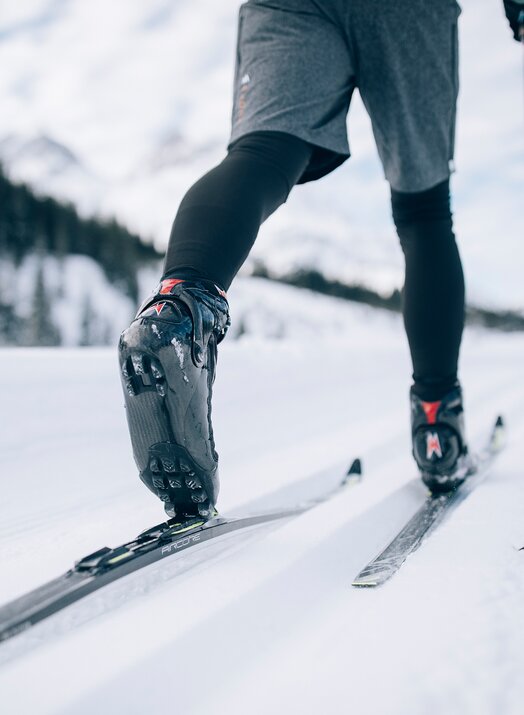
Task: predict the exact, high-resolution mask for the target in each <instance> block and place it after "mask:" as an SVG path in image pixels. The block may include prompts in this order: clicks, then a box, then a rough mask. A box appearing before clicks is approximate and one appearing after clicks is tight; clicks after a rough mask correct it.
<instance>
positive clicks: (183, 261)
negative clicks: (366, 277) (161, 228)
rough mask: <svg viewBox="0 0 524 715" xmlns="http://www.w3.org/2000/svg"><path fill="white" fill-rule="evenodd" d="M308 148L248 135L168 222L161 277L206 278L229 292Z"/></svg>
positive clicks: (276, 136)
mask: <svg viewBox="0 0 524 715" xmlns="http://www.w3.org/2000/svg"><path fill="white" fill-rule="evenodd" d="M312 153H313V147H312V146H311V145H310V144H307V143H306V142H303V141H302V140H301V139H297V138H296V137H293V136H291V135H290V134H283V133H281V132H253V133H252V134H248V135H246V136H244V137H242V138H241V139H239V140H238V141H237V142H235V144H234V145H233V146H232V147H231V149H230V150H229V153H228V155H227V156H226V158H225V159H224V160H223V161H222V162H221V163H220V164H219V165H218V166H216V167H215V168H214V169H212V170H211V171H209V172H208V173H207V174H205V175H204V176H203V177H202V178H201V179H199V181H197V182H196V184H194V185H193V186H192V187H191V188H190V189H189V191H188V192H187V194H186V195H185V196H184V198H183V199H182V202H181V204H180V207H179V209H178V213H177V215H176V217H175V221H174V223H173V228H172V230H171V237H170V239H169V246H168V249H167V255H166V262H165V268H164V275H166V276H167V275H170V276H174V275H175V274H176V275H177V276H179V277H182V272H183V273H184V275H188V276H190V275H193V274H196V275H200V276H206V277H207V278H208V279H211V280H212V281H214V282H215V283H218V285H219V286H221V287H222V288H223V289H224V290H228V288H229V286H230V285H231V282H232V281H233V278H234V277H235V276H236V274H237V273H238V270H239V268H240V266H241V265H242V264H243V263H244V261H245V260H246V258H247V256H248V253H249V252H250V250H251V247H252V246H253V244H254V242H255V239H256V237H257V234H258V230H259V228H260V226H261V224H262V223H263V222H264V221H265V220H266V219H267V218H268V217H269V216H270V215H271V214H272V213H273V212H274V211H275V210H276V209H277V208H278V207H279V206H280V205H281V204H283V203H284V202H285V201H286V199H287V197H288V195H289V192H290V191H291V189H292V188H293V186H294V185H295V184H296V183H297V181H298V180H299V179H300V177H301V175H302V173H303V172H304V169H305V168H306V167H307V165H308V163H309V160H310V158H311V155H312Z"/></svg>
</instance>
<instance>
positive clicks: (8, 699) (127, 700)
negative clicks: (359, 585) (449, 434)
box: [0, 280, 524, 715]
mask: <svg viewBox="0 0 524 715" xmlns="http://www.w3.org/2000/svg"><path fill="white" fill-rule="evenodd" d="M235 290H236V293H235V295H234V296H233V294H232V298H234V299H233V300H232V302H233V304H235V303H236V304H237V306H238V308H237V318H236V319H240V317H241V316H243V322H244V323H245V325H246V326H247V331H246V332H244V333H243V335H242V336H241V337H239V339H237V340H231V339H229V338H228V339H226V340H225V341H224V343H222V344H221V346H220V348H219V370H218V377H217V382H216V389H215V401H214V425H215V432H216V439H217V444H218V448H219V451H220V454H221V473H222V493H221V500H220V507H221V509H222V510H223V511H224V512H235V511H236V512H237V513H240V512H242V511H243V510H244V509H246V508H247V507H245V506H243V505H245V504H246V503H250V504H251V507H252V506H253V504H254V502H255V501H256V500H260V499H265V500H266V502H267V501H268V500H269V501H271V499H273V500H275V499H280V498H281V497H274V496H273V497H272V496H271V495H272V494H273V492H275V490H279V489H283V488H286V489H287V490H288V498H290V497H289V494H290V493H291V494H292V493H293V489H294V488H295V490H296V489H297V488H298V487H297V485H298V484H299V483H300V482H301V481H302V480H304V479H305V478H311V479H313V478H316V479H317V481H318V479H320V478H322V479H324V478H326V479H327V478H330V479H332V478H333V476H334V475H336V474H337V473H338V472H339V471H340V470H341V468H342V467H343V466H344V465H346V466H347V464H348V463H349V461H350V460H351V458H352V457H354V456H356V455H359V456H362V458H363V461H364V470H365V478H364V481H363V482H362V484H361V485H358V486H355V487H353V488H351V489H350V490H348V491H347V492H344V493H342V494H341V495H340V496H338V497H336V498H335V499H333V500H331V501H330V502H328V503H326V504H323V505H321V506H319V507H317V508H315V509H314V510H313V511H311V512H308V513H306V514H304V515H303V516H301V517H298V518H295V519H293V520H290V521H288V522H286V523H285V524H284V525H280V526H279V527H278V528H274V529H263V530H261V531H258V530H255V531H254V532H253V533H252V534H251V535H250V538H249V540H246V541H245V542H244V541H243V540H238V539H231V540H229V541H228V542H227V544H225V545H224V546H223V547H220V548H217V549H215V550H214V551H211V552H209V553H210V554H211V557H210V559H209V560H203V555H204V553H205V552H202V553H200V554H197V555H196V556H187V558H185V557H184V558H182V559H180V563H179V557H174V558H173V560H172V561H171V562H170V561H169V560H167V561H164V562H162V564H161V565H160V566H161V568H159V569H157V570H156V571H155V570H154V569H153V568H152V569H151V570H150V571H149V572H148V574H145V573H144V574H142V575H140V576H137V580H133V579H126V580H124V581H122V582H121V586H123V590H122V589H121V590H120V591H118V590H117V591H113V590H112V587H108V588H106V589H105V590H104V592H100V598H98V597H97V598H95V597H94V596H93V597H89V598H87V599H85V600H84V601H83V602H81V603H79V604H77V605H76V606H74V607H72V608H70V609H69V611H68V613H66V614H64V615H65V618H62V620H60V618H59V617H58V618H56V619H55V618H52V619H49V621H48V623H47V624H42V625H41V626H38V627H36V628H35V629H34V631H33V633H34V636H35V638H37V643H36V644H31V643H25V644H23V637H22V638H21V639H20V642H22V646H21V647H19V648H18V650H17V649H15V650H14V651H13V650H11V651H10V650H9V648H10V646H12V645H16V640H14V641H11V642H8V643H6V644H4V645H3V646H2V647H0V662H2V665H1V666H0V691H1V692H2V704H3V709H5V711H6V712H9V713H11V712H13V713H17V715H18V714H21V715H25V714H26V713H34V712H37V713H39V715H40V714H45V713H53V714H55V713H64V714H65V713H75V715H79V714H80V715H81V714H83V713H86V714H87V713H92V712H98V713H117V712H126V713H130V714H134V713H136V714H137V715H138V713H140V714H142V713H144V712H148V713H160V712H165V710H166V708H170V709H174V711H176V712H190V713H192V714H193V713H195V714H200V713H202V714H203V713H206V712H210V711H215V712H220V713H222V712H224V713H230V714H235V713H245V712H249V713H267V712H275V713H285V712H293V713H295V712H297V713H301V714H304V715H308V714H309V713H311V714H313V713H317V712H318V711H319V710H322V711H324V712H359V713H362V714H363V715H367V714H369V715H371V714H373V715H374V714H375V713H388V715H397V714H398V715H401V714H402V715H419V714H420V713H428V714H429V715H433V714H439V715H440V713H446V714H447V715H448V714H450V715H455V714H456V715H464V714H470V713H471V715H473V714H474V715H484V714H486V715H488V714H489V715H493V714H494V713H497V715H499V714H502V715H520V713H521V712H522V702H523V698H524V681H523V680H522V677H521V676H522V670H523V666H524V641H523V639H522V632H523V627H524V611H523V609H522V602H523V596H524V568H523V558H524V556H523V554H524V552H522V551H519V548H521V547H522V546H524V522H523V520H522V504H523V503H524V482H523V481H522V479H521V468H520V467H521V458H520V457H521V455H520V453H521V450H520V444H521V443H522V440H523V439H524V419H523V418H522V402H523V391H522V387H521V385H522V380H521V376H522V351H523V348H524V338H523V337H522V336H521V335H518V334H500V333H496V332H493V331H491V332H487V331H481V330H470V331H469V332H468V334H467V336H466V340H465V345H464V350H463V357H462V374H463V376H464V385H465V391H466V401H467V402H466V405H467V424H468V430H469V434H470V437H471V441H472V443H475V442H478V441H479V440H481V439H482V437H483V435H485V433H486V431H487V430H488V429H489V426H490V423H491V421H492V419H493V418H494V416H495V414H497V413H498V412H502V413H503V414H504V415H505V416H506V418H507V422H508V426H509V445H508V448H507V450H506V451H505V452H504V453H503V454H502V455H501V456H500V458H499V459H498V461H497V462H496V464H495V465H494V467H493V469H492V472H491V474H490V475H489V477H488V478H487V479H486V481H485V482H484V483H482V484H481V485H479V487H478V488H477V489H476V490H475V491H474V492H473V493H472V494H471V496H470V497H469V498H468V499H467V500H466V501H465V502H463V503H462V504H461V505H460V506H459V507H458V508H457V509H456V510H455V511H454V512H453V514H452V515H451V516H450V518H448V519H447V520H446V521H445V522H444V523H443V524H442V525H441V526H440V527H439V529H438V530H437V531H436V532H435V533H434V534H433V535H432V536H431V538H430V539H429V540H428V541H427V542H426V543H425V544H424V545H423V546H422V547H421V549H420V550H419V551H418V552H417V553H416V554H414V555H413V556H412V557H411V558H410V559H409V560H408V562H407V563H406V564H405V565H404V566H403V568H402V569H401V571H400V572H399V573H398V574H397V575H396V576H395V577H394V579H393V580H392V581H390V582H389V583H388V584H387V585H386V586H384V587H382V588H381V589H379V590H376V591H369V590H355V589H352V588H351V587H350V583H351V580H352V578H353V577H354V575H355V574H356V573H357V572H358V570H359V569H360V568H361V567H362V566H363V565H364V564H365V563H366V562H367V561H368V560H369V558H371V557H372V556H374V555H375V553H376V552H377V551H378V550H379V549H380V548H381V547H382V546H383V545H384V544H385V543H386V542H387V540H388V539H389V538H390V537H391V536H392V535H393V534H394V533H395V531H396V530H397V529H398V528H399V526H400V525H401V524H402V523H403V521H404V520H405V519H406V518H408V517H409V516H410V514H412V513H413V512H414V511H415V509H416V508H417V506H418V505H419V504H420V503H421V501H422V499H423V498H424V490H423V488H422V486H421V485H420V484H419V483H418V481H417V480H416V479H415V473H414V469H413V464H412V461H411V457H410V453H409V426H408V400H407V389H408V385H409V371H410V368H409V358H408V352H407V347H406V344H405V338H404V336H403V332H402V327H401V322H400V319H399V318H398V317H397V316H394V315H389V314H385V313H381V312H378V311H372V310H370V309H368V308H365V307H363V306H355V305H348V304H345V303H340V302H339V301H336V300H334V299H330V298H325V297H318V296H315V295H313V294H309V293H307V292H298V291H296V290H294V289H291V288H288V287H285V286H275V285H271V284H267V283H266V282H264V281H243V280H241V281H239V282H238V283H237V284H236V286H235ZM284 301H285V304H286V314H287V316H288V320H287V321H285V320H284V319H283V317H282V310H280V313H279V311H278V306H279V305H280V306H282V304H283V302H284ZM257 305H259V306H262V305H263V306H265V310H266V319H265V322H266V324H267V333H265V334H262V335H260V334H258V333H257V331H256V330H255V327H256V325H259V323H260V322H264V321H262V320H261V319H260V318H259V315H258V314H256V313H255V314H253V313H252V310H251V307H256V306H257ZM253 315H254V317H250V316H253ZM308 316H310V320H309V322H308ZM277 319H278V320H279V321H280V323H276V321H277ZM324 320H325V321H326V323H327V327H326V323H324ZM252 321H253V322H252ZM275 324H277V327H278V329H276V330H275V329H274V325H275ZM322 328H323V329H322ZM116 362H117V361H116V356H115V354H114V351H113V350H107V349H83V350H81V349H61V350H52V349H48V350H45V349H37V350H19V349H17V350H7V349H5V350H2V351H0V367H1V369H0V383H1V385H0V386H1V393H2V396H3V399H2V404H1V406H0V410H1V414H2V440H1V449H0V473H1V475H2V501H1V505H0V573H1V574H2V581H1V584H0V602H5V601H7V600H9V599H11V598H12V597H14V596H16V595H18V594H20V593H22V592H24V591H26V590H27V589H29V588H32V587H34V586H36V585H38V584H39V583H42V582H43V581H45V580H46V579H49V578H52V577H53V576H55V575H58V574H59V573H61V572H62V571H64V570H65V569H66V568H68V567H69V565H70V564H71V563H72V562H73V561H74V560H75V559H76V558H78V557H80V556H81V555H84V554H86V553H89V552H90V551H93V550H95V549H97V548H99V547H101V546H103V545H104V544H108V545H111V544H113V545H115V544H117V543H119V542H121V541H124V540H125V539H126V538H129V537H131V536H133V535H135V534H136V533H137V532H138V531H140V530H142V529H143V528H145V527H146V526H148V525H150V524H153V523H156V522H158V521H160V520H161V519H162V512H161V507H160V504H159V503H157V501H156V500H155V499H154V497H153V496H152V495H150V494H149V493H148V492H147V490H145V489H144V487H143V486H142V485H141V484H140V483H139V480H138V479H137V478H136V476H135V467H134V464H133V460H132V457H131V453H130V448H129V444H128V436H127V432H126V426H125V419H124V412H123V409H122V397H121V394H120V385H119V379H118V370H117V364H116ZM180 556H182V555H180ZM177 564H179V565H178V566H176V565H177ZM171 571H173V573H171ZM168 576H171V577H170V578H168ZM75 624H76V625H75ZM38 634H40V636H39V635H38ZM32 646H35V647H32ZM6 654H7V655H6ZM9 654H10V655H11V656H13V657H12V658H10V659H9V658H8V657H7V656H8V655H9ZM14 656H16V657H14ZM29 683H30V684H31V685H30V687H28V684H29Z"/></svg>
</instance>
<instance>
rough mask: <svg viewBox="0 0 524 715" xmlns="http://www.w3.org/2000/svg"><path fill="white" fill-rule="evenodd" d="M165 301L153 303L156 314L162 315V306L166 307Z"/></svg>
mask: <svg viewBox="0 0 524 715" xmlns="http://www.w3.org/2000/svg"><path fill="white" fill-rule="evenodd" d="M164 305H165V303H155V305H152V306H151V307H152V308H153V309H154V310H156V314H157V315H160V313H161V312H162V308H163V307H164Z"/></svg>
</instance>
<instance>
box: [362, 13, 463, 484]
mask: <svg viewBox="0 0 524 715" xmlns="http://www.w3.org/2000/svg"><path fill="white" fill-rule="evenodd" d="M373 9H374V12H371V11H370V7H369V2H367V0H353V1H352V3H351V10H350V13H349V16H348V17H349V22H350V24H351V34H352V37H353V38H354V41H355V43H356V45H357V48H358V49H359V50H360V52H359V65H358V73H357V82H358V86H359V90H360V94H361V96H362V98H363V100H364V103H365V105H366V108H367V110H368V112H369V115H370V117H371V121H372V125H373V131H374V134H375V139H376V143H377V147H378V151H379V154H380V158H381V160H382V164H383V167H384V173H385V176H386V178H387V180H388V181H389V183H390V186H391V187H392V203H393V216H394V219H395V224H396V226H397V230H398V233H399V236H400V240H401V243H402V248H403V251H404V254H405V257H406V283H405V288H404V319H405V325H406V331H407V334H408V339H409V344H410V349H411V354H412V358H413V370H414V380H415V384H414V386H413V387H412V390H411V417H412V437H413V453H414V456H415V459H416V461H417V464H418V466H419V468H420V470H421V473H422V477H423V479H424V481H425V482H426V484H428V486H429V487H430V488H431V489H434V490H440V489H451V488H454V487H455V486H457V484H458V483H460V481H461V480H462V479H463V478H464V476H465V474H466V472H467V469H468V468H469V467H468V458H467V448H466V440H465V435H464V425H463V407H462V394H461V390H460V386H459V384H458V383H457V382H456V379H457V360H458V352H459V347H460V341H461V336H462V326H463V319H464V282H463V275H462V266H461V263H460V258H459V254H458V250H457V246H456V243H455V238H454V235H453V227H452V220H451V214H450V210H449V183H448V181H449V176H450V172H451V170H452V163H451V162H452V159H453V149H454V134H455V114H456V99H457V92H458V46H457V18H458V16H459V13H460V8H459V6H458V4H457V3H456V2H455V1H454V0H442V1H441V0H438V1H435V2H426V0H399V1H398V2H395V3H391V2H388V0H376V1H375V2H374V3H373Z"/></svg>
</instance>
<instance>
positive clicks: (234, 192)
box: [164, 132, 464, 400]
mask: <svg viewBox="0 0 524 715" xmlns="http://www.w3.org/2000/svg"><path fill="white" fill-rule="evenodd" d="M312 153H313V147H312V146H311V145H310V144H307V143H306V142H303V141H302V140H300V139H298V138H296V137H293V136H291V135H289V134H283V133H280V132H254V133H252V134H249V135H246V136H244V137H242V138H241V139H239V140H238V141H237V142H236V143H235V144H234V145H233V146H232V147H231V149H230V151H229V153H228V155H227V156H226V158H225V159H224V160H223V161H222V162H221V163H220V164H219V165H218V166H217V167H215V168H214V169H212V170H211V171H210V172H209V173H207V174H206V175H205V176H203V177H202V178H201V179H200V180H199V181H197V183H196V184H195V185H194V186H193V187H192V188H190V189H189V191H188V193H187V194H186V195H185V197H184V198H183V200H182V202H181V204H180V207H179V209H178V213H177V215H176V218H175V221H174V224H173V229H172V231H171V237H170V241H169V247H168V250H167V255H166V262H165V270H164V276H165V277H180V278H184V277H185V278H191V277H205V278H207V279H209V280H212V281H214V282H215V283H217V284H218V285H219V286H221V287H222V288H224V289H225V290H227V289H228V288H229V286H230V284H231V282H232V280H233V278H234V277H235V275H236V274H237V272H238V270H239V268H240V266H241V265H242V263H243V262H244V261H245V259H246V257H247V255H248V253H249V251H250V250H251V247H252V246H253V243H254V242H255V239H256V237H257V234H258V230H259V228H260V225H261V224H262V223H263V221H265V220H266V218H268V216H270V215H271V214H272V213H273V212H274V211H275V210H276V209H277V208H278V207H279V206H280V205H281V204H283V203H284V202H285V201H286V199H287V197H288V195H289V192H290V191H291V189H292V188H293V186H294V185H295V184H296V183H297V181H298V180H299V179H300V177H301V175H302V174H303V172H304V170H305V168H306V167H307V165H308V163H309V161H310V159H311V156H312ZM391 200H392V207H393V218H394V221H395V225H396V228H397V233H398V235H399V238H400V242H401V245H402V249H403V251H404V255H405V259H406V280H405V285H404V291H403V313H404V323H405V327H406V332H407V336H408V341H409V346H410V351H411V357H412V360H413V370H414V373H413V379H414V382H415V390H416V392H417V394H418V395H419V396H420V397H421V398H422V399H424V400H437V399H440V397H442V396H443V395H444V394H445V393H446V392H447V391H448V390H449V388H450V387H451V386H452V385H453V384H454V383H455V381H456V380H457V362H458V354H459V348H460V342H461V338H462V328H463V322H464V278H463V274H462V266H461V262H460V257H459V253H458V249H457V245H456V243H455V237H454V234H453V223H452V218H451V211H450V206H449V182H448V181H445V182H442V183H441V184H439V185H438V186H435V187H433V188H432V189H430V190H428V191H423V192H420V193H410V194H407V193H400V192H397V191H392V192H391Z"/></svg>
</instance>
